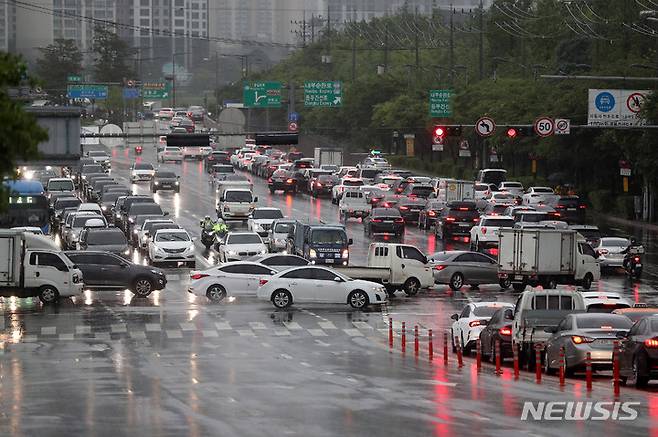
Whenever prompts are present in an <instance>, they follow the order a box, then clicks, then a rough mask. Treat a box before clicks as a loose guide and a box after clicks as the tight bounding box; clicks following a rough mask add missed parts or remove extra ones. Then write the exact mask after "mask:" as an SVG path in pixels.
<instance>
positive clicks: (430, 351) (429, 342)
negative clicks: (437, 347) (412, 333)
mask: <svg viewBox="0 0 658 437" xmlns="http://www.w3.org/2000/svg"><path fill="white" fill-rule="evenodd" d="M427 335H428V339H427V353H428V355H429V359H430V361H432V360H433V359H434V344H433V342H432V330H431V329H430V330H429V331H427Z"/></svg>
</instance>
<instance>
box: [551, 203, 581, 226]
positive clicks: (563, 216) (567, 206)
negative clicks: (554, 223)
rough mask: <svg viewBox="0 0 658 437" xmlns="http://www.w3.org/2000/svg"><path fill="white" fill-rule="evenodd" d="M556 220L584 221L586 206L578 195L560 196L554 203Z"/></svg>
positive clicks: (568, 221)
mask: <svg viewBox="0 0 658 437" xmlns="http://www.w3.org/2000/svg"><path fill="white" fill-rule="evenodd" d="M555 211H556V213H555V215H556V216H557V217H558V218H557V220H564V221H565V222H567V223H576V224H581V223H585V214H586V211H587V206H586V205H585V203H584V202H583V201H582V200H580V198H579V197H578V196H562V197H560V200H558V201H557V205H555Z"/></svg>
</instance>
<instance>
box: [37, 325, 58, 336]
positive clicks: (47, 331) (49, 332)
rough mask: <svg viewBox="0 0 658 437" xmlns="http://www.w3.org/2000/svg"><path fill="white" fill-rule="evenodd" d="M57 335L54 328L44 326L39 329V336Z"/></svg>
mask: <svg viewBox="0 0 658 437" xmlns="http://www.w3.org/2000/svg"><path fill="white" fill-rule="evenodd" d="M56 333H57V327H56V326H44V327H43V328H41V335H55V334H56Z"/></svg>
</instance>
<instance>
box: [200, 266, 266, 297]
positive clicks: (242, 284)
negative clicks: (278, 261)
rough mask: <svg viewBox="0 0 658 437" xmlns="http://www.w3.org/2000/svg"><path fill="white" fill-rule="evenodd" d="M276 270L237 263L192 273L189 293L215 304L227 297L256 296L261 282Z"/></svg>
mask: <svg viewBox="0 0 658 437" xmlns="http://www.w3.org/2000/svg"><path fill="white" fill-rule="evenodd" d="M276 273H277V272H276V270H274V269H272V268H271V267H268V266H266V265H263V264H260V263H256V262H249V261H236V262H230V263H226V264H222V265H221V266H217V267H212V268H210V269H207V270H203V271H192V272H190V280H191V282H190V285H189V287H188V288H187V292H188V293H192V294H195V295H197V296H206V297H207V298H208V299H210V300H211V301H213V302H217V301H220V300H222V299H224V298H225V297H226V296H244V295H247V296H249V295H250V296H255V295H256V290H257V289H258V285H259V283H260V281H261V280H265V279H269V278H271V277H272V275H275V274H276Z"/></svg>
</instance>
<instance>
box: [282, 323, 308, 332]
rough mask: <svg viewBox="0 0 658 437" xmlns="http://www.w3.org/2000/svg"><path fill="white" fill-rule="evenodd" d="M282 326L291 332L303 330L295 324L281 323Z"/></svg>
mask: <svg viewBox="0 0 658 437" xmlns="http://www.w3.org/2000/svg"><path fill="white" fill-rule="evenodd" d="M283 324H284V325H286V328H288V329H290V330H293V331H296V330H301V329H304V328H302V327H301V325H300V324H299V323H297V322H283Z"/></svg>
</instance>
